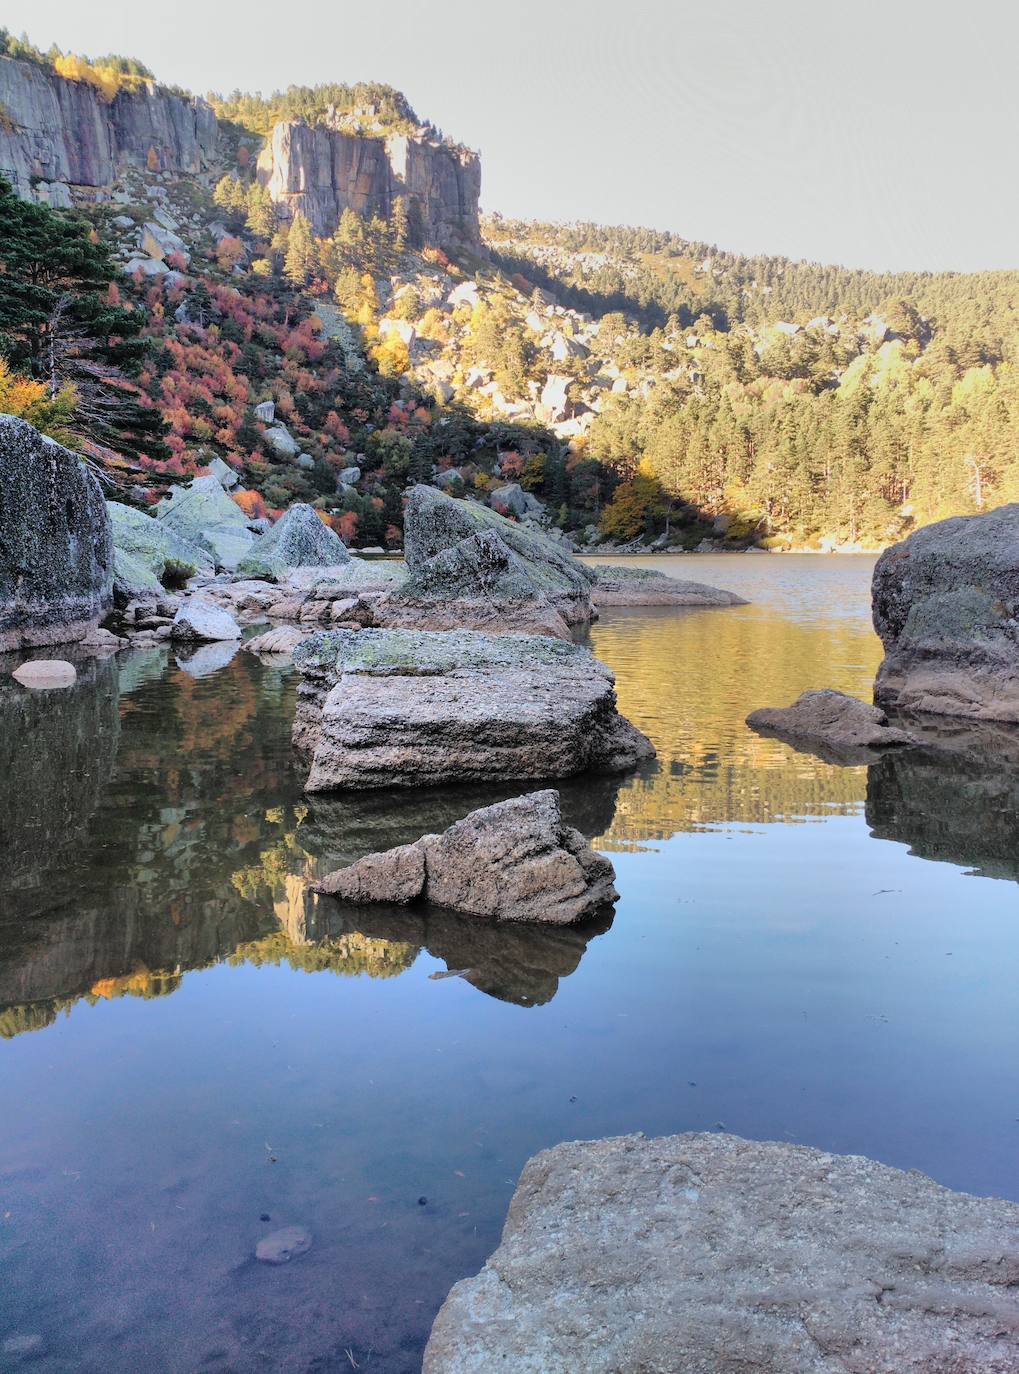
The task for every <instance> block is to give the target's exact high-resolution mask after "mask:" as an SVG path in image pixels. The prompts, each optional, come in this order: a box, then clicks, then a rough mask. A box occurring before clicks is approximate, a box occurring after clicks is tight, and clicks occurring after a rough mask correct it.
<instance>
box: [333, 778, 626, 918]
mask: <svg viewBox="0 0 1019 1374" xmlns="http://www.w3.org/2000/svg"><path fill="white" fill-rule="evenodd" d="M614 877H615V872H614V870H613V868H612V865H611V863H610V862H609V861H608V859H605V858H603V857H602V856H601V855H600V854H596V853H595V852H594V850H593V849H591V847H590V846H589V845H588V843H587V841H586V840H585V839H584V837H583V835H582V834H581V833H580V831H579V830H573V829H572V828H571V827H569V826H564V825H563V818H562V813H561V811H560V808H559V793H558V792H555V791H552V790H548V791H543V792H531V793H529V794H528V795H527V796H523V797H511V798H510V799H509V800H508V801H502V802H496V803H495V805H494V806H484V807H482V808H481V809H480V810H478V811H472V812H471V813H470V814H469V815H467V816H465V817H464V818H463V820H461V821H457V822H455V824H453V825H451V826H450V827H449V829H448V830H446V831H444V832H443V833H442V834H441V835H425V836H424V838H423V839H420V840H418V841H417V842H416V843H415V844H408V845H401V846H400V847H399V848H397V849H390V850H388V851H386V852H385V853H382V854H368V855H366V856H365V857H364V858H363V859H358V860H357V862H356V863H353V864H351V865H350V866H349V867H347V868H341V869H339V870H338V871H337V872H335V873H331V874H330V875H329V876H328V877H327V878H324V879H323V880H322V882H321V883H319V884H318V890H319V891H320V892H328V893H330V894H332V895H333V896H335V897H339V898H341V899H343V900H345V901H350V902H397V903H400V902H413V901H419V900H420V901H427V902H431V903H433V904H434V905H436V906H442V907H448V908H449V909H450V910H451V911H462V912H466V913H468V914H469V915H471V916H491V917H494V918H495V919H496V920H499V921H533V922H537V923H539V924H546V925H574V924H575V923H576V922H578V921H583V920H585V919H587V918H588V917H591V916H594V915H595V914H596V913H597V912H599V911H601V910H603V909H604V908H605V907H606V906H608V905H609V904H610V903H612V902H614V901H615V900H616V897H617V896H618V893H617V892H616V890H615V888H614V887H613V885H612V882H613V879H614Z"/></svg>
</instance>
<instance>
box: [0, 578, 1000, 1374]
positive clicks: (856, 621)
mask: <svg viewBox="0 0 1019 1374" xmlns="http://www.w3.org/2000/svg"><path fill="white" fill-rule="evenodd" d="M666 562H667V561H666V560H661V559H659V560H656V561H655V562H654V566H656V567H659V568H661V567H665V566H666ZM671 562H672V563H673V565H674V566H673V569H672V570H673V571H675V572H676V573H677V575H679V576H681V577H691V578H699V579H701V580H704V581H709V582H713V583H715V584H716V585H719V586H725V587H729V588H732V589H733V590H735V591H738V592H740V593H742V594H743V595H745V596H747V597H749V598H751V601H752V604H750V605H748V606H745V607H741V608H738V609H733V610H689V611H675V610H673V611H670V610H658V609H652V610H631V611H624V610H619V611H614V612H610V613H607V614H606V615H605V617H604V619H603V620H602V621H601V622H600V623H599V624H597V625H596V626H595V627H594V628H593V630H592V632H591V643H592V647H593V648H594V651H595V652H596V653H597V654H598V655H599V656H600V657H601V658H603V659H604V660H605V661H606V662H608V663H609V664H610V665H611V666H612V667H613V668H614V669H615V671H616V673H617V677H618V690H619V699H620V707H621V709H622V710H623V711H624V712H625V713H626V714H627V715H628V716H630V717H631V719H633V720H634V721H635V722H636V723H637V724H638V725H639V726H640V727H641V728H642V729H643V730H645V731H646V732H647V733H648V734H649V735H650V736H651V737H652V739H653V740H654V742H655V744H656V746H657V748H658V751H659V757H658V761H657V763H656V764H655V765H654V766H653V767H651V768H648V769H646V770H645V771H643V772H642V773H641V774H639V775H637V776H632V777H628V778H625V779H622V780H618V779H617V780H606V779H595V780H591V779H585V780H583V781H582V782H572V783H568V784H565V785H564V786H563V788H562V791H563V798H564V808H565V810H566V812H567V816H568V819H569V820H570V821H571V822H572V823H574V824H576V825H577V826H578V827H579V828H581V829H582V830H584V831H585V833H586V834H588V835H589V836H592V837H593V838H594V840H595V843H596V845H597V846H599V847H600V848H602V849H604V850H607V851H611V853H612V858H613V861H614V862H615V864H616V869H617V874H618V878H617V886H618V888H619V891H620V893H621V894H622V895H621V900H620V901H619V903H618V905H617V907H616V911H615V916H614V919H613V920H612V923H611V926H607V927H606V926H605V925H603V926H602V927H600V928H598V929H591V930H586V931H583V932H579V933H578V932H563V931H559V932H556V931H528V930H526V929H521V930H507V931H499V930H494V929H491V928H489V927H487V926H486V925H484V924H483V923H478V922H471V921H466V920H460V919H458V918H456V917H454V916H450V915H441V914H436V913H432V914H430V915H427V916H424V915H416V914H413V913H408V912H400V911H389V910H379V911H373V912H371V913H360V914H359V913H354V912H351V911H349V910H348V911H344V910H343V909H341V908H339V907H338V906H336V905H334V904H332V903H331V902H329V901H328V900H327V899H325V900H323V901H322V902H316V900H315V899H314V898H313V897H311V896H310V894H308V893H307V891H306V883H307V880H308V878H309V876H311V875H314V874H316V873H319V872H322V871H328V870H329V869H330V868H332V867H335V866H337V864H339V863H341V862H347V861H349V860H352V859H354V858H356V857H357V856H358V855H360V854H362V853H365V852H367V851H369V850H372V849H379V848H384V847H386V846H389V845H392V844H397V843H401V842H404V841H406V840H411V839H416V838H417V837H418V836H419V835H420V834H422V833H423V832H425V831H427V830H439V829H441V828H443V827H444V826H446V825H447V824H449V823H450V822H451V821H452V820H454V819H456V818H457V817H458V816H460V815H463V814H465V813H466V812H467V811H468V810H470V809H471V808H472V807H474V806H477V805H481V804H484V803H486V802H489V801H494V800H498V799H499V798H500V797H502V796H506V795H509V794H510V793H511V792H512V791H515V790H516V791H520V790H527V789H526V788H524V787H520V788H503V789H499V788H492V789H472V790H471V791H469V792H464V791H461V792H451V791H442V792H422V793H418V794H402V795H397V796H395V797H393V796H370V795H369V796H354V797H338V798H335V799H332V800H329V799H323V798H319V797H316V798H315V799H314V800H306V799H305V798H304V797H303V795H302V792H301V781H302V775H301V771H300V769H299V768H298V767H297V765H296V763H295V760H294V759H293V758H292V755H291V751H290V745H289V724H290V719H291V715H292V709H293V697H294V686H295V684H294V680H293V675H292V673H290V672H289V671H286V670H281V669H278V668H272V667H266V666H263V665H262V664H260V663H258V662H257V661H255V660H253V659H252V657H251V656H250V655H247V654H243V653H240V654H237V655H236V656H235V657H233V658H232V660H229V661H226V662H223V659H224V651H223V650H222V648H221V647H219V646H212V647H211V648H209V649H206V650H202V651H201V652H200V655H199V656H198V657H197V658H196V659H194V660H192V661H191V662H189V663H186V664H179V663H178V662H177V661H176V660H175V658H174V656H173V655H172V654H171V653H168V652H166V651H164V650H157V651H134V652H130V653H127V654H124V655H121V656H120V658H119V659H117V660H110V661H107V662H105V663H101V664H95V665H92V666H90V667H87V668H84V669H83V670H82V672H81V676H80V679H79V683H78V685H77V686H76V687H75V688H74V689H73V690H71V691H69V692H64V693H61V694H59V695H58V694H55V693H54V694H51V695H45V694H40V695H32V694H29V693H25V692H23V691H22V690H21V689H20V688H17V687H16V686H14V685H13V684H11V683H10V682H9V680H7V679H4V681H3V684H2V685H0V848H2V851H3V859H2V872H0V1036H2V1038H0V1102H2V1104H3V1111H2V1113H0V1344H2V1342H3V1340H4V1339H6V1338H8V1337H10V1336H15V1335H18V1336H38V1337H40V1338H41V1340H42V1345H41V1348H40V1350H39V1351H38V1353H37V1358H36V1359H35V1360H34V1361H33V1363H32V1365H31V1367H32V1369H33V1370H38V1371H44V1372H45V1374H50V1372H51V1371H52V1372H53V1374H55V1372H56V1371H71V1370H74V1371H82V1370H84V1371H97V1372H98V1371H102V1372H103V1374H108V1372H109V1371H117V1372H118V1374H119V1371H137V1370H138V1369H141V1368H144V1369H145V1370H146V1371H147V1374H162V1372H163V1371H167V1372H169V1371H174V1374H177V1372H178V1371H179V1372H180V1374H185V1372H186V1374H191V1372H192V1371H206V1370H208V1371H213V1372H214V1374H215V1372H216V1371H227V1370H232V1371H238V1374H247V1372H248V1371H256V1370H259V1371H267V1370H271V1371H295V1372H300V1374H304V1372H305V1371H307V1372H308V1374H310V1372H311V1371H316V1372H319V1371H320V1372H322V1374H324V1372H325V1371H334V1370H335V1371H347V1370H350V1369H352V1368H360V1369H362V1370H363V1369H368V1370H371V1371H385V1374H404V1372H405V1371H407V1372H409V1371H414V1370H417V1369H419V1367H420V1360H421V1352H422V1349H423V1346H424V1342H425V1339H426V1338H427V1333H428V1330H429V1327H430V1325H431V1321H432V1319H433V1317H434V1315H435V1312H436V1310H437V1309H438V1307H439V1305H440V1303H441V1302H442V1300H443V1298H444V1297H445V1294H446V1292H447V1291H448V1289H449V1287H450V1285H451V1284H452V1283H453V1282H455V1281H456V1280H457V1279H459V1278H461V1277H463V1276H464V1275H465V1274H468V1273H472V1272H474V1271H476V1270H477V1269H478V1268H479V1267H480V1266H481V1264H482V1263H483V1262H484V1260H485V1258H486V1257H487V1256H488V1255H489V1254H490V1253H491V1251H492V1250H493V1249H494V1248H495V1246H496V1244H497V1243H498V1239H499V1233H500V1230H501V1226H502V1222H503V1219H504V1216H505V1212H506V1207H507V1204H508V1202H509V1199H510V1196H511V1194H512V1191H513V1188H514V1185H515V1182H516V1178H517V1175H518V1173H519V1171H520V1168H521V1166H522V1165H523V1163H524V1161H525V1160H526V1159H527V1158H528V1156H529V1155H531V1154H532V1153H534V1151H535V1150H538V1149H541V1148H542V1147H544V1146H548V1145H552V1144H554V1143H556V1142H558V1141H561V1140H564V1139H575V1138H582V1137H591V1136H601V1135H607V1134H620V1133H625V1132H630V1131H637V1130H642V1131H645V1132H647V1133H649V1134H660V1133H667V1132H675V1131H685V1130H728V1131H733V1132H737V1133H739V1134H742V1135H746V1136H751V1137H757V1138H762V1139H775V1140H788V1141H795V1142H800V1143H804V1144H810V1145H816V1146H821V1147H824V1148H827V1149H832V1150H838V1151H845V1152H854V1153H861V1154H867V1155H871V1156H873V1157H875V1158H877V1159H880V1160H883V1161H885V1162H887V1163H890V1164H895V1165H898V1166H900V1167H902V1168H916V1169H921V1170H923V1171H924V1172H926V1173H929V1174H931V1175H932V1176H933V1177H934V1178H936V1179H938V1180H939V1181H941V1182H943V1183H945V1184H948V1185H950V1186H952V1187H955V1188H962V1189H967V1190H970V1191H973V1192H977V1193H993V1194H998V1195H1001V1196H1007V1197H1012V1198H1019V1167H1017V1166H1019V1016H1017V1012H1016V988H1017V986H1019V888H1017V886H1016V878H1017V876H1019V742H1017V740H1016V737H1015V735H1014V734H1010V733H1008V732H1006V731H997V732H995V733H993V734H991V735H990V736H989V737H988V736H986V735H984V736H981V737H980V738H977V739H974V738H971V737H970V735H971V732H968V731H967V730H965V729H961V728H954V727H951V726H947V725H946V726H944V727H942V728H941V729H940V730H937V731H933V732H932V747H931V748H929V749H924V750H920V751H913V752H911V753H909V754H901V755H898V756H894V755H893V756H891V757H886V758H885V759H884V760H882V761H881V762H879V763H876V764H874V765H872V766H871V768H870V769H867V768H836V767H831V766H828V765H827V764H825V763H823V762H821V761H819V760H818V759H815V758H813V757H812V756H810V755H806V754H801V753H796V752H794V751H793V750H791V749H790V748H788V747H787V746H786V745H783V744H780V743H777V742H774V741H768V740H762V739H760V738H758V737H757V736H755V735H753V734H751V733H750V732H749V731H748V730H747V729H746V727H745V726H744V724H743V719H744V717H745V715H746V714H747V712H748V711H750V710H751V709H753V708H754V707H757V706H763V705H780V704H785V703H786V702H788V701H789V700H791V699H792V698H793V697H794V696H795V695H796V694H797V693H798V692H800V691H801V690H803V689H805V688H808V687H822V686H833V687H839V688H842V689H844V690H847V691H849V692H854V693H857V694H859V695H861V696H868V695H869V691H870V684H871V681H872V678H873V674H874V670H875V668H876V666H877V663H878V661H879V658H880V646H879V644H878V642H877V640H876V639H875V637H874V635H873V633H872V631H871V629H870V624H869V596H868V589H869V578H870V572H871V566H872V563H871V560H869V559H863V558H859V559H855V558H839V559H836V558H817V557H794V556H786V557H781V558H778V557H772V558H765V557H752V556H746V555H743V556H731V557H729V556H716V557H700V558H698V557H683V558H677V559H674V560H671ZM447 970H454V971H456V973H457V974H458V976H452V977H441V976H436V975H441V974H443V973H445V972H446V971H447ZM422 1199H424V1201H422ZM289 1224H298V1225H302V1226H307V1227H308V1228H309V1229H310V1230H311V1231H312V1233H313V1236H314V1243H313V1246H312V1249H311V1250H310V1251H309V1252H308V1253H307V1254H306V1255H304V1256H302V1257H300V1258H299V1259H297V1260H295V1261H293V1262H292V1263H291V1264H289V1265H285V1266H282V1267H279V1268H273V1267H269V1266H264V1265H261V1264H257V1263H256V1262H255V1261H254V1259H253V1251H254V1247H255V1245H256V1243H257V1241H258V1240H259V1239H260V1238H261V1237H262V1236H264V1235H266V1234H267V1233H269V1232H270V1231H272V1230H274V1229H276V1228H277V1227H280V1226H284V1225H289ZM3 1358H4V1357H3V1356H0V1367H3Z"/></svg>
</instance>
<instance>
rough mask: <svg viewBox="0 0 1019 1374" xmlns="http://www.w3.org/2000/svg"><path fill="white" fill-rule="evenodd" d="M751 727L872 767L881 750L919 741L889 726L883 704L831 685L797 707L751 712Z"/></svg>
mask: <svg viewBox="0 0 1019 1374" xmlns="http://www.w3.org/2000/svg"><path fill="white" fill-rule="evenodd" d="M747 724H748V725H749V726H750V728H751V730H756V731H757V732H758V734H762V735H775V736H777V737H778V738H779V739H784V740H787V741H788V742H789V743H791V744H793V745H800V746H802V747H803V748H805V749H807V750H808V751H810V752H812V753H819V754H820V755H821V756H822V757H824V758H827V759H828V760H829V761H830V762H833V763H868V762H870V761H871V760H872V759H873V758H874V757H875V754H874V751H875V750H877V749H889V748H895V747H896V746H901V745H904V744H915V743H916V741H915V739H914V737H913V736H912V735H910V734H909V733H908V732H907V731H905V730H900V729H898V728H897V727H896V726H894V725H889V723H888V717H887V716H886V715H885V713H884V711H882V710H881V708H880V707H879V706H871V705H869V704H868V703H867V702H865V701H860V700H859V699H858V698H857V697H850V696H846V694H845V692H836V691H835V690H834V689H833V688H831V687H826V688H824V689H823V690H822V691H819V692H803V693H802V694H801V695H800V696H799V697H797V699H796V700H795V701H794V702H793V704H792V705H791V706H784V707H763V708H762V709H761V710H759V711H751V713H750V715H749V716H747Z"/></svg>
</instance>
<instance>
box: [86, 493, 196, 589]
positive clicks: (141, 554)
mask: <svg viewBox="0 0 1019 1374" xmlns="http://www.w3.org/2000/svg"><path fill="white" fill-rule="evenodd" d="M106 510H107V513H108V514H109V517H110V528H111V530H112V532H113V570H114V592H115V593H116V595H117V597H118V598H119V599H121V600H124V601H127V600H132V599H140V600H144V599H151V598H152V597H157V596H161V595H163V590H164V578H167V577H168V576H169V575H170V574H171V573H172V574H173V575H174V576H175V578H178V579H183V578H187V577H190V576H192V574H194V573H196V572H212V570H213V568H214V566H215V560H214V557H213V554H212V552H211V551H210V549H209V548H208V547H207V546H206V545H204V544H197V543H195V542H193V541H192V540H190V539H186V538H184V537H183V536H182V535H180V534H178V533H177V531H176V530H175V529H174V528H173V527H172V526H171V525H170V524H169V523H168V522H167V521H165V520H157V519H156V518H155V517H154V516H152V515H146V514H145V512H144V511H141V510H135V509H134V508H133V507H131V506H124V505H121V504H120V503H119V502H117V501H107V503H106Z"/></svg>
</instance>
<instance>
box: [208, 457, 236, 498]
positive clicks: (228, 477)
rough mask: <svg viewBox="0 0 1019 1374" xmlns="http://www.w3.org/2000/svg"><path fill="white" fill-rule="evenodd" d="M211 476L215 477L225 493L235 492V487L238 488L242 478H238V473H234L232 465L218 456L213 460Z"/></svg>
mask: <svg viewBox="0 0 1019 1374" xmlns="http://www.w3.org/2000/svg"><path fill="white" fill-rule="evenodd" d="M209 474H210V476H212V477H215V479H216V481H217V482H218V483H219V485H220V486H221V487H222V488H223V490H224V491H233V489H234V487H236V486H237V483H238V482H239V481H240V478H239V477H238V476H237V474H236V472H234V470H233V468H232V467H231V466H230V464H229V463H224V462H223V459H222V458H220V457H218V456H217V457H215V458H213V460H212V462H211V463H210V464H209Z"/></svg>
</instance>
